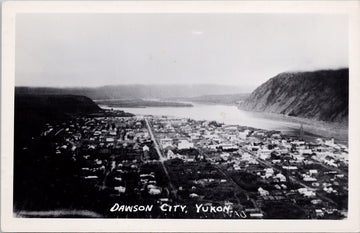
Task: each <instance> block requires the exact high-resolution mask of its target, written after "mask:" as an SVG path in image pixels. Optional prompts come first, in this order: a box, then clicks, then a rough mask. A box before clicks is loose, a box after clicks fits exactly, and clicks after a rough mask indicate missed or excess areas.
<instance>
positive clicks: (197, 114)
mask: <svg viewBox="0 0 360 233" xmlns="http://www.w3.org/2000/svg"><path fill="white" fill-rule="evenodd" d="M192 104H193V107H146V108H116V107H113V109H114V110H123V111H125V112H130V113H133V114H135V115H154V116H173V117H180V118H190V119H194V120H208V121H217V122H221V123H225V124H230V125H242V126H249V127H254V128H259V129H265V130H279V131H281V132H282V133H284V134H289V135H296V134H298V133H299V129H300V125H301V123H302V124H303V129H304V132H305V133H308V135H312V136H318V135H319V136H323V137H334V138H338V139H339V140H340V141H344V140H345V141H347V128H344V127H340V128H339V126H338V125H336V126H334V125H332V124H327V123H323V122H316V121H311V120H305V119H300V118H294V117H285V116H282V115H278V114H263V113H253V112H248V111H244V110H240V109H238V108H237V107H236V106H231V105H210V104H198V103H192ZM100 107H102V108H109V107H106V106H100Z"/></svg>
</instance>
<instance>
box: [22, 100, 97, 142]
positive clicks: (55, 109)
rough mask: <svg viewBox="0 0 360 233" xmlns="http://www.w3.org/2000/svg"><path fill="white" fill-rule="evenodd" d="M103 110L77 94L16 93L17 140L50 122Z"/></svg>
mask: <svg viewBox="0 0 360 233" xmlns="http://www.w3.org/2000/svg"><path fill="white" fill-rule="evenodd" d="M101 111H103V110H102V109H101V108H99V106H97V105H96V104H95V103H94V102H93V101H92V100H91V99H89V98H87V97H85V96H75V95H15V137H16V139H17V140H16V142H18V141H21V138H23V137H24V138H26V136H27V135H26V134H32V133H34V132H39V131H40V129H41V127H42V126H43V125H44V124H45V123H48V122H51V121H57V120H65V119H70V117H72V116H74V115H84V114H90V113H97V112H101Z"/></svg>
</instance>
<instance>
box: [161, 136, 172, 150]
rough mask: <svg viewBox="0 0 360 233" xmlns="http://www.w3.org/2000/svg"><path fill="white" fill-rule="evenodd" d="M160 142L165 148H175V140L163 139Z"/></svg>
mask: <svg viewBox="0 0 360 233" xmlns="http://www.w3.org/2000/svg"><path fill="white" fill-rule="evenodd" d="M159 142H160V145H161V146H162V147H163V148H166V147H172V146H173V140H172V139H171V138H161V139H160V141H159Z"/></svg>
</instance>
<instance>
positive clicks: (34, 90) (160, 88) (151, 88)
mask: <svg viewBox="0 0 360 233" xmlns="http://www.w3.org/2000/svg"><path fill="white" fill-rule="evenodd" d="M15 92H16V94H46V95H59V94H61V95H83V96H87V97H89V98H91V99H92V100H104V99H151V98H154V99H166V98H174V97H196V96H201V95H225V94H234V93H241V92H242V89H241V87H237V86H228V85H215V84H196V85H114V86H103V87H95V88H89V87H84V88H48V87H16V88H15Z"/></svg>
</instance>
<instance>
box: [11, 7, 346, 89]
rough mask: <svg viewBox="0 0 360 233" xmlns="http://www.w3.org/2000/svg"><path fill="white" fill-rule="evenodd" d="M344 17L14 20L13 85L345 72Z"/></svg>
mask: <svg viewBox="0 0 360 233" xmlns="http://www.w3.org/2000/svg"><path fill="white" fill-rule="evenodd" d="M347 23H348V21H347V17H346V16H345V15H330V14H18V15H17V18H16V37H15V38H16V48H15V49H16V55H15V56H16V61H15V72H16V74H15V77H16V78H15V82H16V86H47V87H78V86H89V87H96V86H104V85H117V84H197V83H207V84H225V85H236V86H243V87H246V88H248V90H252V89H254V88H255V87H257V86H258V85H260V84H262V83H263V82H265V81H267V80H268V79H269V78H271V77H273V76H275V75H276V74H278V73H281V72H285V71H311V70H316V69H337V68H342V67H347V66H348V25H347Z"/></svg>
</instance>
